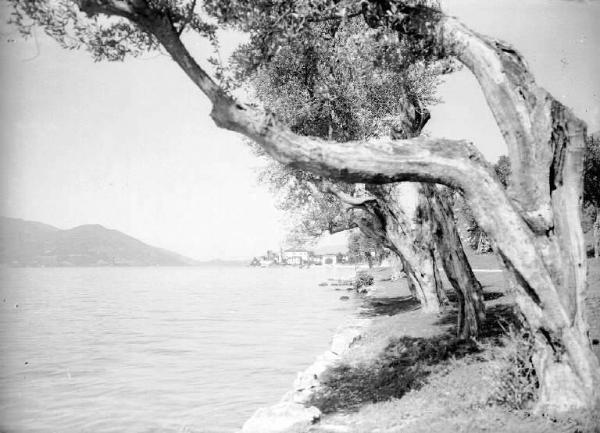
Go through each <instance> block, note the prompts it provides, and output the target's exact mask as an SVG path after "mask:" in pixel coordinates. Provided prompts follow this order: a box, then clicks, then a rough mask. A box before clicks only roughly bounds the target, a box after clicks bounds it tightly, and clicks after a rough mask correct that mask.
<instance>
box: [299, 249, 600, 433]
mask: <svg viewBox="0 0 600 433" xmlns="http://www.w3.org/2000/svg"><path fill="white" fill-rule="evenodd" d="M472 265H473V268H475V269H480V271H477V272H476V273H477V276H478V278H479V279H480V281H481V283H482V285H483V286H484V292H485V298H486V306H487V316H488V317H487V320H486V323H485V324H484V329H483V335H482V338H481V339H480V341H478V342H477V343H475V342H460V341H457V340H456V339H455V338H454V332H455V329H454V326H455V323H456V312H455V311H454V309H452V308H451V309H448V311H446V312H445V313H443V314H441V315H438V316H432V315H425V314H422V313H421V312H420V310H419V308H418V304H416V303H415V302H414V301H413V300H412V299H411V298H410V297H409V294H408V290H407V289H406V287H404V286H402V285H398V284H397V283H392V282H390V281H386V278H387V275H386V273H385V272H383V271H381V270H380V271H377V272H375V273H374V276H375V286H376V287H377V289H376V290H375V294H374V297H373V298H372V299H370V301H369V302H368V304H367V306H366V308H365V311H364V314H366V315H370V316H371V317H374V320H373V324H372V325H371V326H370V327H369V328H368V329H367V330H366V331H365V332H364V333H363V334H362V337H361V339H360V340H359V341H358V342H357V343H355V344H354V345H353V346H352V348H351V349H350V350H349V351H348V352H347V353H346V354H345V356H344V358H343V359H342V361H341V362H339V363H338V364H336V365H335V366H334V367H333V368H330V369H329V370H328V371H327V373H326V374H325V375H324V377H323V378H322V387H321V388H320V391H319V392H318V393H316V394H315V395H314V396H313V398H312V400H311V404H312V405H314V406H316V407H318V408H319V409H320V410H321V412H322V413H323V416H322V417H321V420H320V421H319V422H318V423H317V424H315V425H313V426H312V427H311V428H310V429H309V430H308V431H310V432H318V433H325V432H353V433H358V432H360V433H362V432H381V433H384V432H385V433H388V432H389V433H391V432H410V433H413V432H414V433H416V432H440V433H441V432H444V433H446V432H555V431H558V432H600V414H599V413H589V412H586V413H584V412H580V413H572V414H568V415H565V416H563V417H561V418H560V419H550V418H548V417H543V416H539V415H535V414H534V413H533V412H532V410H531V408H532V407H533V404H534V403H535V401H534V398H535V395H536V386H537V383H536V378H535V371H534V369H533V367H532V365H531V363H530V352H529V350H530V343H531V341H530V340H531V336H529V335H528V334H527V332H525V331H524V330H523V329H522V328H521V327H520V322H519V319H518V316H517V315H516V314H515V313H514V309H513V299H512V297H511V296H510V294H508V293H507V286H506V282H505V280H504V276H503V274H502V273H500V272H489V270H490V269H494V268H496V269H498V268H499V266H498V261H497V260H496V259H495V258H494V257H493V256H474V257H472ZM589 265H590V279H589V285H590V290H589V292H590V293H589V296H588V300H587V307H588V318H589V322H590V328H591V329H590V331H591V336H592V338H594V339H596V340H597V339H600V260H598V259H594V260H590V261H589ZM449 294H450V293H449ZM450 295H451V294H450ZM594 348H595V350H596V353H597V354H599V355H600V346H598V345H595V346H594ZM304 431H306V430H304Z"/></svg>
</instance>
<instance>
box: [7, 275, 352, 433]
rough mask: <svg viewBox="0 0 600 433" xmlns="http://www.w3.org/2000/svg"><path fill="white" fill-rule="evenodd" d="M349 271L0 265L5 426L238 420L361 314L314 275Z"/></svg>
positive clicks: (98, 432) (227, 428)
mask: <svg viewBox="0 0 600 433" xmlns="http://www.w3.org/2000/svg"><path fill="white" fill-rule="evenodd" d="M353 274H354V270H353V269H351V268H318V267H317V268H311V269H298V268H273V269H262V268H243V267H223V268H201V267H198V268H29V269H19V268H14V269H10V268H4V269H0V283H1V285H0V287H1V288H0V292H1V295H0V298H1V299H2V303H1V304H0V342H1V347H2V352H1V355H0V431H2V432H6V433H8V432H60V433H68V432H77V433H85V432H94V433H102V432H182V433H183V432H186V433H192V432H194V433H195V432H207V433H208V432H210V433H218V432H231V431H235V430H236V429H238V428H240V427H241V425H242V424H243V423H244V421H245V420H246V419H248V418H249V417H250V416H251V415H252V413H253V412H254V411H255V410H256V409H257V408H259V407H262V406H268V405H271V404H274V403H276V402H277V401H278V400H279V399H280V398H281V397H282V395H283V394H284V393H285V392H286V391H288V390H290V389H291V385H292V382H293V380H294V378H295V377H296V373H297V372H298V371H301V370H303V369H305V368H306V367H307V366H308V365H309V364H311V363H312V362H313V360H314V358H315V357H316V356H317V355H318V354H320V353H321V352H323V351H325V350H327V348H328V347H329V341H330V339H331V336H332V334H333V333H334V331H335V329H336V328H337V327H338V326H339V325H341V324H342V323H345V322H347V321H349V320H351V319H352V317H353V316H355V315H356V314H357V310H358V308H357V307H358V304H359V302H360V301H359V300H358V299H357V298H355V297H354V296H353V295H350V300H349V301H342V300H340V299H339V298H340V296H342V295H346V294H347V293H346V292H345V291H336V290H334V288H333V287H330V286H327V287H320V286H318V283H320V282H322V281H325V280H326V279H327V278H338V277H340V278H342V277H344V278H345V277H349V276H351V275H353ZM351 293H352V292H351Z"/></svg>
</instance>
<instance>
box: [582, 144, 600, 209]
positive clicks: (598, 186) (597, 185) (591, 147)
mask: <svg viewBox="0 0 600 433" xmlns="http://www.w3.org/2000/svg"><path fill="white" fill-rule="evenodd" d="M583 173H584V177H583V200H584V203H586V204H591V205H593V206H594V207H595V208H598V207H600V133H596V134H592V135H590V136H589V137H588V141H587V145H586V148H585V166H584V172H583Z"/></svg>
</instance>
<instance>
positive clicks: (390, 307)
mask: <svg viewBox="0 0 600 433" xmlns="http://www.w3.org/2000/svg"><path fill="white" fill-rule="evenodd" d="M418 308H420V304H419V301H417V300H416V299H415V298H413V297H412V296H398V297H395V298H373V299H369V298H367V299H365V301H364V304H363V305H362V308H361V312H360V314H361V315H362V316H366V317H374V316H393V315H395V314H400V313H405V312H407V311H413V310H416V309H418Z"/></svg>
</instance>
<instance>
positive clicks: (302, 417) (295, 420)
mask: <svg viewBox="0 0 600 433" xmlns="http://www.w3.org/2000/svg"><path fill="white" fill-rule="evenodd" d="M379 271H380V273H381V272H386V271H387V270H386V269H380V270H379ZM344 283H345V284H343V285H346V286H347V285H349V284H351V282H346V281H344ZM323 285H325V284H323ZM328 285H330V286H337V285H341V284H335V283H331V282H330V283H329V284H328ZM399 287H402V285H401V284H399V283H398V282H396V283H395V284H382V283H379V284H377V285H374V286H370V287H369V289H368V290H367V291H363V294H364V296H365V297H366V298H370V299H384V298H392V297H393V296H397V295H398V293H396V292H398V288H399ZM372 323H373V318H369V317H365V316H363V315H358V317H356V318H355V319H353V320H352V321H351V322H350V323H347V324H344V325H342V326H340V327H339V328H338V329H337V330H336V332H335V334H334V335H333V337H332V339H331V345H330V348H329V349H328V350H327V351H325V352H324V353H322V354H321V355H319V356H318V357H317V358H316V360H315V361H314V362H313V363H312V364H311V365H310V366H309V367H308V368H307V369H306V370H304V371H302V372H300V373H298V376H297V377H296V380H295V381H294V383H293V386H292V389H291V390H290V391H289V392H287V393H286V394H285V395H284V396H283V397H282V399H281V400H280V401H279V402H278V403H276V404H275V405H273V406H269V407H265V408H261V409H258V410H257V411H256V412H255V413H254V414H253V415H252V417H251V418H250V419H248V420H247V421H246V422H245V423H244V425H243V427H242V429H241V430H240V432H239V433H284V432H289V431H303V430H306V429H308V428H309V427H310V425H312V424H313V423H315V422H316V421H317V420H319V419H320V418H321V415H322V414H321V411H320V410H319V409H318V408H316V407H314V406H310V403H309V402H310V400H311V397H312V396H313V395H314V394H315V393H316V392H317V391H318V389H319V386H320V384H321V377H322V375H323V374H324V373H325V372H326V371H327V370H328V369H329V368H330V367H332V366H334V365H335V364H336V363H338V362H339V361H341V360H342V359H343V357H344V355H345V354H346V353H347V352H348V351H349V350H350V348H351V347H352V346H353V345H354V343H356V342H357V341H359V340H360V339H361V336H362V335H363V333H364V332H365V331H366V330H367V329H369V327H370V326H371V325H372Z"/></svg>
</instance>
